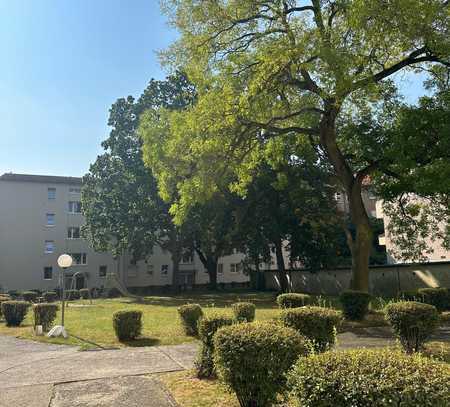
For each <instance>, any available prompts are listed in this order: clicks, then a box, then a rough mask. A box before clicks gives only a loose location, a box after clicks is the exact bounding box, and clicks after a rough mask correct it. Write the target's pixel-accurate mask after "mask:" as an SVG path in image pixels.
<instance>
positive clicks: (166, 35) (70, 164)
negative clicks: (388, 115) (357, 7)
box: [0, 0, 422, 176]
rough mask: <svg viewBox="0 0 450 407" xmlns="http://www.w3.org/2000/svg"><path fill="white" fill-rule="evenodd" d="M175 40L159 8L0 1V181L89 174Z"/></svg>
mask: <svg viewBox="0 0 450 407" xmlns="http://www.w3.org/2000/svg"><path fill="white" fill-rule="evenodd" d="M175 36H176V34H175V32H174V31H173V30H172V29H170V28H169V27H168V26H167V24H166V19H165V17H164V16H162V15H161V13H160V10H159V1H158V0H128V1H127V0H27V1H25V0H8V1H7V0H0V173H3V172H9V171H12V172H17V173H32V174H53V175H72V176H81V175H83V174H84V173H86V171H87V170H88V168H89V164H90V163H91V162H93V161H94V160H95V158H96V156H97V154H99V153H100V152H101V147H100V142H101V141H102V140H103V139H105V138H106V136H107V134H108V132H109V130H108V127H107V125H106V123H107V119H108V109H109V107H110V106H111V104H112V103H113V102H114V101H115V100H116V99H117V98H119V97H123V96H126V95H129V94H132V95H135V96H137V95H139V94H140V92H141V91H142V90H143V89H144V88H145V86H146V84H147V82H148V81H149V79H150V78H152V77H156V78H162V77H163V76H164V73H163V72H162V70H161V68H160V66H159V63H158V59H157V56H156V54H155V51H157V50H160V49H163V48H165V47H166V46H167V45H168V44H169V43H170V42H172V40H173V39H174V38H175ZM402 86H403V87H404V89H405V91H406V93H407V94H408V96H409V98H410V99H411V100H414V99H415V98H416V97H417V95H418V94H419V93H421V92H422V88H421V86H420V84H419V83H418V82H416V81H413V80H407V81H405V82H404V84H403V85H402Z"/></svg>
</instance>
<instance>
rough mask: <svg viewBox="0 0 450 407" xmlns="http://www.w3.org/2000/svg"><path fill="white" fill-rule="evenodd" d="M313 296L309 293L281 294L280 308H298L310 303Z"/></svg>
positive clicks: (278, 299)
mask: <svg viewBox="0 0 450 407" xmlns="http://www.w3.org/2000/svg"><path fill="white" fill-rule="evenodd" d="M311 302H312V301H311V296H310V295H308V294H298V293H290V294H280V295H279V296H278V297H277V303H278V306H279V307H280V308H297V307H303V306H305V305H308V304H310V303H311Z"/></svg>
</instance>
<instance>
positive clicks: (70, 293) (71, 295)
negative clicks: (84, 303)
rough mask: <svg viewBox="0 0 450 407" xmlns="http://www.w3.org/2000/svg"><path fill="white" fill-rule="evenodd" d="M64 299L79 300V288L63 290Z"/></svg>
mask: <svg viewBox="0 0 450 407" xmlns="http://www.w3.org/2000/svg"><path fill="white" fill-rule="evenodd" d="M64 294H65V298H66V300H68V301H70V300H79V299H80V291H79V290H66V291H65V292H64Z"/></svg>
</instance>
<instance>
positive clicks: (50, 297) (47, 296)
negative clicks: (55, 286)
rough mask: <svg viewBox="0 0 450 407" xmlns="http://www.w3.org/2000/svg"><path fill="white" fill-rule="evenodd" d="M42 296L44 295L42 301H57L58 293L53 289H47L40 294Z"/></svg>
mask: <svg viewBox="0 0 450 407" xmlns="http://www.w3.org/2000/svg"><path fill="white" fill-rule="evenodd" d="M42 296H43V297H44V301H45V302H47V303H49V302H56V301H58V294H57V293H56V292H55V291H47V292H45V293H44V294H42Z"/></svg>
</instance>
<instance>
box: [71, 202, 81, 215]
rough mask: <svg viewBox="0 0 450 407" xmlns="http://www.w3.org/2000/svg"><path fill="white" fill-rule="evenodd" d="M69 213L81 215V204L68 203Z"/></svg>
mask: <svg viewBox="0 0 450 407" xmlns="http://www.w3.org/2000/svg"><path fill="white" fill-rule="evenodd" d="M69 213H81V202H80V201H69Z"/></svg>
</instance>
